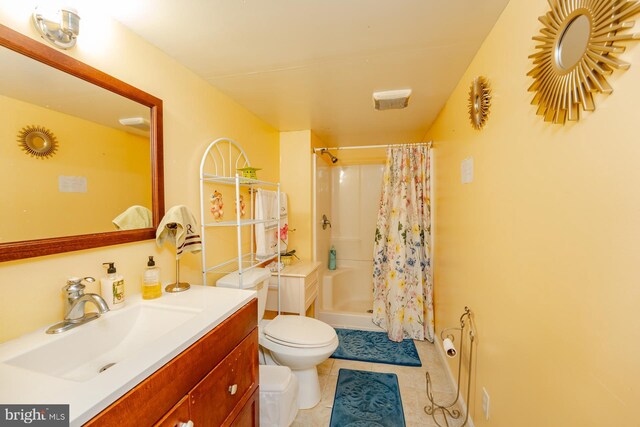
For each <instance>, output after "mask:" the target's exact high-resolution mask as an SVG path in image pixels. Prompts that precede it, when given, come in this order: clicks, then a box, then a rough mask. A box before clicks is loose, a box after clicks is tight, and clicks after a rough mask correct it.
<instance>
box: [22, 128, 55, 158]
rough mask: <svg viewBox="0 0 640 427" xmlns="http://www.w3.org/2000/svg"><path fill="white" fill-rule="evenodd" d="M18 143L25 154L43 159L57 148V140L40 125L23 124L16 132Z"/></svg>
mask: <svg viewBox="0 0 640 427" xmlns="http://www.w3.org/2000/svg"><path fill="white" fill-rule="evenodd" d="M18 145H19V146H20V148H22V149H23V150H24V151H25V152H26V153H27V154H29V155H31V156H33V157H37V158H39V159H44V158H47V157H51V156H53V155H54V154H55V153H56V150H57V149H58V140H57V139H56V136H55V135H54V134H53V132H51V131H50V130H49V129H47V128H45V127H42V126H25V127H23V128H22V129H21V130H20V132H18Z"/></svg>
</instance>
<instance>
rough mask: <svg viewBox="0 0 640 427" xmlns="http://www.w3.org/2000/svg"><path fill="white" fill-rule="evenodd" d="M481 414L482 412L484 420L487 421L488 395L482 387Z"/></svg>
mask: <svg viewBox="0 0 640 427" xmlns="http://www.w3.org/2000/svg"><path fill="white" fill-rule="evenodd" d="M482 412H484V418H485V419H487V420H488V419H489V393H488V392H487V389H486V388H484V387H482Z"/></svg>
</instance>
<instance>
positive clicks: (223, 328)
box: [85, 299, 259, 427]
mask: <svg viewBox="0 0 640 427" xmlns="http://www.w3.org/2000/svg"><path fill="white" fill-rule="evenodd" d="M257 319H258V315H257V300H255V299H254V300H252V301H251V302H250V303H248V304H247V305H245V306H244V307H243V308H241V309H240V310H238V311H237V312H236V313H234V314H233V315H231V317H229V318H228V319H227V320H225V321H224V322H222V323H221V324H220V325H218V326H217V327H216V328H215V329H213V330H212V331H211V332H209V333H208V334H207V335H205V336H204V337H203V338H201V339H200V340H198V341H197V342H196V343H195V344H193V345H192V346H191V347H189V348H188V349H187V350H185V351H184V352H182V353H181V354H180V355H178V356H177V357H176V358H174V359H173V360H172V361H171V362H169V363H167V364H166V365H165V366H163V367H162V368H160V369H159V370H158V371H156V372H155V373H154V374H153V375H151V376H150V377H149V378H147V379H146V380H144V381H143V382H141V383H140V384H138V385H137V386H136V387H135V388H133V389H132V390H131V391H129V392H128V393H127V394H125V395H124V396H123V397H121V398H120V399H118V400H117V401H116V402H114V403H113V404H112V405H111V406H109V407H108V408H107V409H105V410H104V411H102V412H101V413H100V414H98V415H97V416H96V417H95V418H93V419H92V420H91V421H89V422H88V423H87V424H85V425H86V426H111V425H119V426H123V425H129V424H131V425H137V426H143V425H145V426H152V425H153V426H166V427H174V426H180V425H181V423H187V422H188V421H192V422H193V424H194V425H196V426H243V427H244V426H255V425H258V421H257V420H258V419H259V413H258V402H259V398H258V380H257V378H258V329H257ZM123 420H130V421H131V423H128V422H126V421H124V422H123Z"/></svg>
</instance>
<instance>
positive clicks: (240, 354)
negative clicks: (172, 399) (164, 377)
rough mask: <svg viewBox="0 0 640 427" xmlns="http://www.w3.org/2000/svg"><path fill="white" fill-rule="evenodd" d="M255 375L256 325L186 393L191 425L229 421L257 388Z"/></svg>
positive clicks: (256, 371) (256, 369) (221, 423)
mask: <svg viewBox="0 0 640 427" xmlns="http://www.w3.org/2000/svg"><path fill="white" fill-rule="evenodd" d="M257 377H258V328H255V329H254V330H253V332H252V333H251V334H249V336H247V337H246V338H245V339H244V340H243V341H242V342H241V343H240V344H239V345H238V346H237V347H236V348H235V349H234V350H233V351H232V352H231V353H229V355H228V356H227V357H226V358H225V359H224V360H223V361H222V362H220V364H219V365H218V366H216V368H215V369H213V370H212V371H211V372H210V373H209V374H208V375H207V376H206V377H204V379H203V380H202V381H200V383H198V385H197V386H195V387H194V389H193V390H192V391H191V392H190V393H189V408H190V411H191V420H192V421H193V423H194V425H195V426H197V427H201V426H202V427H205V426H206V427H208V426H222V425H225V424H228V423H230V421H231V420H233V419H235V417H236V416H237V414H238V413H239V412H240V411H241V409H243V407H244V404H245V403H246V402H247V399H248V398H249V397H250V396H251V395H252V394H253V392H254V391H255V390H257V388H258V379H257ZM227 418H229V420H227ZM225 420H227V422H225Z"/></svg>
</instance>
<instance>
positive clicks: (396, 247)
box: [373, 145, 434, 342]
mask: <svg viewBox="0 0 640 427" xmlns="http://www.w3.org/2000/svg"><path fill="white" fill-rule="evenodd" d="M429 163H430V159H429V148H428V147H427V146H426V145H406V146H402V147H395V148H389V149H388V150H387V164H386V167H385V171H384V175H383V179H384V183H383V188H382V195H381V197H380V209H379V212H378V222H377V225H376V235H375V242H374V249H373V258H374V259H373V322H374V323H375V324H376V325H378V326H380V327H382V328H383V329H385V330H387V334H388V336H389V339H390V340H392V341H402V340H403V339H404V338H411V339H418V340H424V339H427V340H428V341H431V342H433V337H434V316H433V282H432V275H431V201H430V199H429V195H430V191H429V190H430V176H429Z"/></svg>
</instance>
